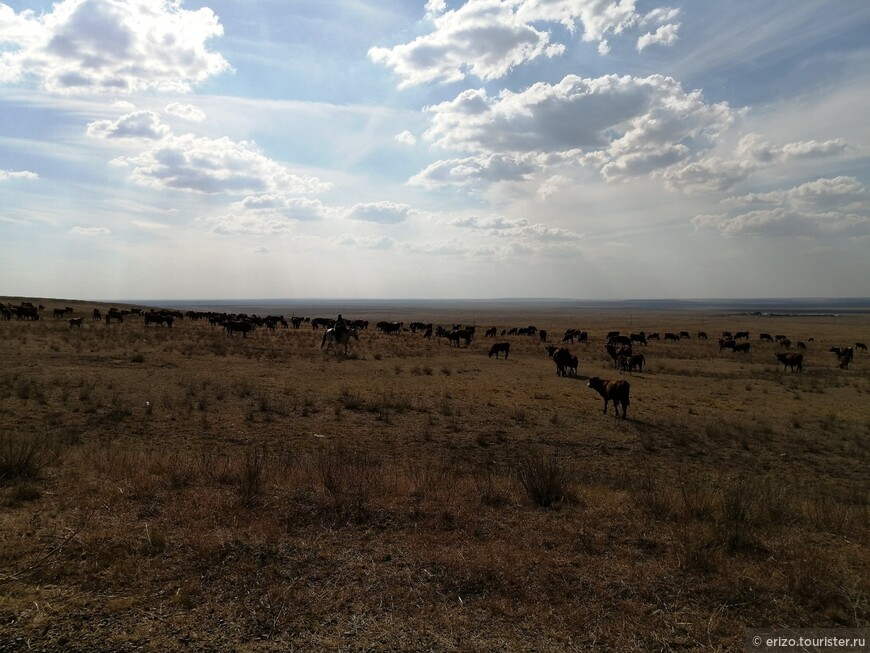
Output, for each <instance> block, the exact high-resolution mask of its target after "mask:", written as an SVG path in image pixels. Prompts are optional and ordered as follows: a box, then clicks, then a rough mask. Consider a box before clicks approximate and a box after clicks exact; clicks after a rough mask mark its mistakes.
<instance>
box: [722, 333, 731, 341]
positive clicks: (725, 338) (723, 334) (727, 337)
mask: <svg viewBox="0 0 870 653" xmlns="http://www.w3.org/2000/svg"><path fill="white" fill-rule="evenodd" d="M732 339H733V338H732V336H731V332H730V331H723V332H722V340H732Z"/></svg>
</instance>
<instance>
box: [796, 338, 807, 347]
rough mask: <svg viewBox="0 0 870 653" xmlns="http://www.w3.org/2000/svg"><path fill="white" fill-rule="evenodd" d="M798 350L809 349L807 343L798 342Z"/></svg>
mask: <svg viewBox="0 0 870 653" xmlns="http://www.w3.org/2000/svg"><path fill="white" fill-rule="evenodd" d="M797 348H798V349H806V348H807V343H805V342H803V341H801V340H798V342H797Z"/></svg>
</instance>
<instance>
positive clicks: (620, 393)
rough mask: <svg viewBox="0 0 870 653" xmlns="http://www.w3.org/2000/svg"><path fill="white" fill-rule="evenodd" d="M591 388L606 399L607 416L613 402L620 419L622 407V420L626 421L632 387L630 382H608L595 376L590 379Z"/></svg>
mask: <svg viewBox="0 0 870 653" xmlns="http://www.w3.org/2000/svg"><path fill="white" fill-rule="evenodd" d="M589 387H590V388H592V389H593V390H595V391H596V392H597V393H598V394H600V395H601V397H602V398H603V399H604V414H605V415H606V414H607V404H608V403H610V402H611V401H612V402H613V410H614V413H615V414H616V416H617V417H619V406H620V405H622V419H625V417H626V413H627V411H628V404H629V403H630V402H629V398H628V395H629V390H630V389H631V386H630V385H629V383H628V381H608V380H607V379H599V378H598V377H597V376H593V377H592V378H591V379H589Z"/></svg>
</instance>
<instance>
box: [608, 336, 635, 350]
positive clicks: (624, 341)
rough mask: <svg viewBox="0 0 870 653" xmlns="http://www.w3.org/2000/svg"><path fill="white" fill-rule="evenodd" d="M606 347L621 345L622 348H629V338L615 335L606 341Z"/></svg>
mask: <svg viewBox="0 0 870 653" xmlns="http://www.w3.org/2000/svg"><path fill="white" fill-rule="evenodd" d="M607 344H608V345H622V346H623V347H630V346H631V336H620V335H615V336H612V337H610V338H608V339H607Z"/></svg>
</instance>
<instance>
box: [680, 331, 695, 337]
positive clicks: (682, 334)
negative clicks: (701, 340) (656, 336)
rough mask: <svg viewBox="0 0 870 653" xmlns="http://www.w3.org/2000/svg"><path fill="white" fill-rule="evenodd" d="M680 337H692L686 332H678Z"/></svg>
mask: <svg viewBox="0 0 870 653" xmlns="http://www.w3.org/2000/svg"><path fill="white" fill-rule="evenodd" d="M680 337H681V338H691V337H692V336H690V335H689V332H688V331H680Z"/></svg>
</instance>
